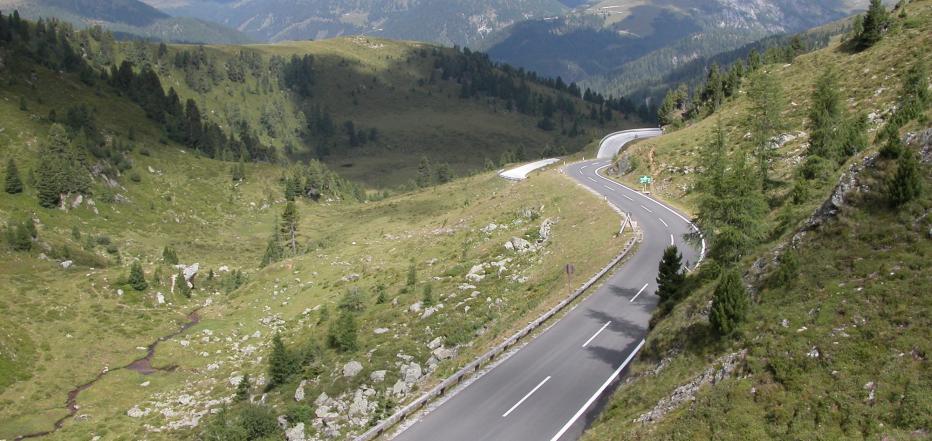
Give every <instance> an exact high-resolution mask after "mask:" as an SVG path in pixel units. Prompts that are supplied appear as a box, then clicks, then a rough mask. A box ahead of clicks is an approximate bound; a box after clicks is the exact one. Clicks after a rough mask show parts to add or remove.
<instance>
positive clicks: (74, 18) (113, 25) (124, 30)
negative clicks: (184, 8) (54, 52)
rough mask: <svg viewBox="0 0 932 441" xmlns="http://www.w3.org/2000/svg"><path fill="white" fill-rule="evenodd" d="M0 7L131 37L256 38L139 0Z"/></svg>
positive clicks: (2, 1) (49, 0) (5, 2)
mask: <svg viewBox="0 0 932 441" xmlns="http://www.w3.org/2000/svg"><path fill="white" fill-rule="evenodd" d="M0 10H3V11H8V12H12V11H13V10H16V11H17V12H18V13H19V14H20V15H21V16H22V17H23V18H28V19H32V20H38V19H39V18H45V19H49V18H57V19H59V20H64V21H67V22H69V23H72V24H73V25H75V26H77V27H79V28H88V27H94V26H101V27H104V28H106V29H107V30H109V31H111V32H114V33H117V34H120V35H126V36H128V37H131V38H143V39H149V40H153V41H174V42H199V43H230V44H235V43H247V42H249V41H251V40H252V39H251V38H250V37H247V36H246V35H245V34H241V33H240V32H237V31H236V30H234V29H232V28H227V27H225V26H222V25H220V24H217V23H214V22H212V21H210V20H199V19H195V18H190V17H172V16H169V15H168V14H166V13H164V12H161V11H159V10H158V9H155V8H153V7H151V6H149V5H147V4H145V3H143V2H141V1H139V0H106V1H100V0H0Z"/></svg>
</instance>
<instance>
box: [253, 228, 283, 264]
mask: <svg viewBox="0 0 932 441" xmlns="http://www.w3.org/2000/svg"><path fill="white" fill-rule="evenodd" d="M275 223H276V224H278V218H276V219H275ZM284 255H285V250H284V249H283V248H282V243H281V234H280V233H279V228H278V227H276V228H275V230H274V231H272V237H270V238H269V243H268V245H266V247H265V254H264V255H263V256H262V263H260V265H259V266H260V267H262V268H264V267H266V266H268V265H270V264H272V263H275V262H278V261H279V260H282V257H284Z"/></svg>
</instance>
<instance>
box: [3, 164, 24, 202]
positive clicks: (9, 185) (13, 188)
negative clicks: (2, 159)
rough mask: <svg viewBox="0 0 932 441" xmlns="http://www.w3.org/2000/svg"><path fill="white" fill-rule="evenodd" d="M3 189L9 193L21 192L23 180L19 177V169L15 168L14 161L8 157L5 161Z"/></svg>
mask: <svg viewBox="0 0 932 441" xmlns="http://www.w3.org/2000/svg"><path fill="white" fill-rule="evenodd" d="M3 190H4V191H6V192H7V193H9V194H16V193H22V191H23V181H22V179H20V178H19V170H18V169H17V168H16V162H15V161H13V158H10V160H9V161H7V163H6V180H5V181H4V185H3Z"/></svg>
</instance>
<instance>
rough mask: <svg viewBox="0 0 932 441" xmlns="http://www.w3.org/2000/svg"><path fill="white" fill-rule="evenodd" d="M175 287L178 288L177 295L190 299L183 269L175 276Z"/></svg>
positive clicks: (189, 289) (189, 288)
mask: <svg viewBox="0 0 932 441" xmlns="http://www.w3.org/2000/svg"><path fill="white" fill-rule="evenodd" d="M175 287H176V288H178V294H181V295H183V296H185V297H187V298H191V287H190V286H188V281H187V280H185V278H184V269H179V270H178V274H177V275H176V276H175Z"/></svg>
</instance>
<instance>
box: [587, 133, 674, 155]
mask: <svg viewBox="0 0 932 441" xmlns="http://www.w3.org/2000/svg"><path fill="white" fill-rule="evenodd" d="M660 135H663V131H662V130H660V129H634V130H624V131H621V132H615V133H611V134H609V135H608V136H606V137H604V138H602V142H600V143H599V154H598V155H597V156H596V158H598V159H612V158H614V157H615V155H617V154H618V152H619V151H620V150H621V148H622V147H624V146H625V144H627V143H629V142H631V141H634V140H635V139H644V138H653V137H655V136H660Z"/></svg>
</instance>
